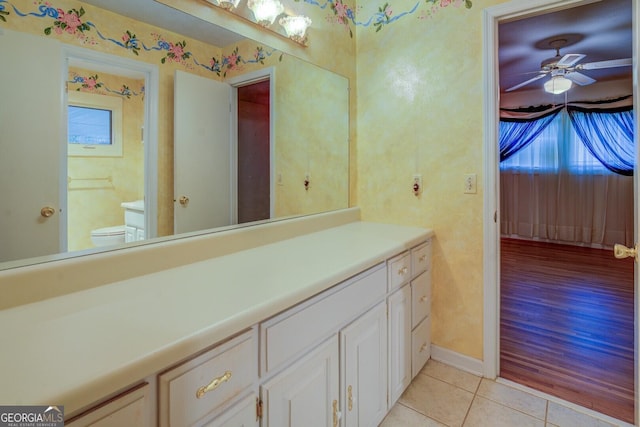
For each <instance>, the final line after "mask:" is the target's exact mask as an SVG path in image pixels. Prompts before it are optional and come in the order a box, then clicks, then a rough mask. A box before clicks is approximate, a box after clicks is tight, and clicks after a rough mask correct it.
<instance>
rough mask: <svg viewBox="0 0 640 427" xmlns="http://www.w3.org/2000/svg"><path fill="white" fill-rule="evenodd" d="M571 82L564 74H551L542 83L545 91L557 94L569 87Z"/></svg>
mask: <svg viewBox="0 0 640 427" xmlns="http://www.w3.org/2000/svg"><path fill="white" fill-rule="evenodd" d="M572 85H573V82H572V81H571V80H569V79H568V78H566V77H565V76H553V77H551V79H549V80H547V81H546V82H545V83H544V90H545V92H549V93H553V94H554V95H558V94H560V93H564V92H566V91H568V90H569V89H571V86H572Z"/></svg>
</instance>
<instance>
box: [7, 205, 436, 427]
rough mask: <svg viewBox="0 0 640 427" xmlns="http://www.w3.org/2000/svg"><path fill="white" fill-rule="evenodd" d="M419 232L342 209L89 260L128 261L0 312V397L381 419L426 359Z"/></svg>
mask: <svg viewBox="0 0 640 427" xmlns="http://www.w3.org/2000/svg"><path fill="white" fill-rule="evenodd" d="M225 233H226V234H225ZM432 237H433V232H432V231H431V230H428V229H422V228H414V227H405V226H396V225H387V224H376V223H368V222H362V221H360V220H359V211H358V210H357V209H347V210H344V211H339V212H335V213H328V214H321V215H313V216H309V217H305V218H300V219H296V220H286V221H280V222H274V223H267V224H263V225H259V226H256V227H250V228H246V229H234V230H229V231H227V232H222V233H215V234H212V235H208V236H200V237H192V238H187V239H182V240H181V241H177V242H176V241H172V242H168V243H167V244H166V245H160V247H158V246H157V245H151V246H148V247H142V246H141V247H140V248H137V250H133V251H132V250H127V251H122V252H127V254H126V256H127V259H128V263H126V262H124V261H123V260H122V259H120V257H121V256H122V254H121V253H120V254H119V253H117V251H116V252H112V253H106V254H100V255H96V256H100V257H102V258H103V260H102V262H101V263H99V264H97V265H103V263H106V265H109V262H111V268H114V267H118V266H119V267H123V266H125V265H132V266H134V267H132V269H134V270H133V271H131V272H129V274H130V277H127V278H123V279H121V280H117V281H113V282H110V283H99V282H100V281H99V280H96V281H93V282H92V283H88V284H85V285H78V284H77V285H76V288H75V289H70V288H67V289H66V291H64V292H60V294H59V295H49V296H48V297H46V298H42V297H39V300H37V301H33V302H31V303H29V304H24V303H23V302H24V300H25V299H26V298H27V296H26V295H17V296H16V297H15V302H16V303H15V304H14V305H13V306H12V307H7V308H5V309H3V310H2V311H0V339H1V340H2V342H3V343H4V344H5V348H8V349H10V350H9V351H3V352H2V353H1V354H0V370H1V372H0V375H1V376H2V378H3V387H2V388H1V390H0V402H2V403H7V404H9V403H11V404H46V405H49V404H50V405H64V406H65V418H66V420H67V422H66V424H65V425H71V426H84V425H100V426H121V425H136V426H138V425H140V426H144V425H148V426H152V425H159V426H186V425H208V426H238V425H246V426H258V425H262V426H272V427H275V426H278V427H281V426H289V425H290V426H308V425H326V426H375V425H378V423H379V422H380V421H381V420H382V419H383V418H384V416H385V415H386V413H387V412H388V410H390V409H391V407H392V406H393V404H394V403H395V401H396V400H397V399H398V398H399V397H400V395H401V394H402V392H403V391H404V389H405V388H406V387H407V386H408V384H409V383H410V381H411V379H412V378H413V377H414V376H415V375H416V374H417V373H418V371H419V370H420V369H421V368H422V366H423V365H424V364H425V363H426V361H427V360H428V358H429V356H430V305H431V248H432ZM229 239H232V240H229ZM231 241H233V242H234V244H229V242H231ZM162 246H168V247H162ZM221 247H223V248H225V249H221ZM154 251H155V252H154ZM172 251H173V252H174V253H175V254H176V257H175V258H176V259H177V261H175V260H174V261H173V262H174V263H175V262H182V261H180V260H181V259H182V258H181V257H180V256H178V254H180V253H182V254H184V253H185V251H186V252H188V253H191V255H192V256H191V257H190V258H191V259H192V260H193V261H194V262H191V263H184V262H183V263H182V264H181V265H171V262H169V261H167V260H168V259H169V258H165V257H163V256H162V255H164V254H168V253H172ZM190 251H192V252H190ZM149 252H151V253H149ZM156 256H157V257H160V259H157V258H156ZM188 258H189V257H187V259H188ZM91 260H93V259H91ZM145 260H147V261H149V263H150V264H151V265H152V267H151V268H153V266H154V265H156V266H157V265H163V264H165V265H164V266H163V267H158V268H157V269H156V270H154V271H144V268H145V267H141V263H142V265H145V264H146V263H145V262H144V261H145ZM138 261H140V262H138ZM82 262H83V260H74V261H72V262H69V265H68V266H67V267H66V269H62V270H60V269H58V270H55V269H54V270H53V271H51V272H50V273H56V274H53V276H51V277H54V279H53V285H56V282H57V281H59V282H60V283H61V282H64V279H65V275H64V271H70V270H69V269H73V268H74V267H75V268H82V266H81V265H80V264H78V263H82ZM84 262H88V261H86V260H85V261H84ZM154 263H155V264H154ZM54 264H55V263H54ZM167 264H169V265H167ZM53 267H55V268H60V266H59V265H57V264H56V265H55V266H52V268H53ZM32 268H33V267H32ZM41 268H44V269H46V268H47V267H46V266H45V267H41ZM135 268H138V269H140V270H137V271H136V270H135ZM22 273H23V274H26V275H30V278H31V279H32V280H36V279H37V278H38V277H45V276H46V274H42V272H41V271H38V272H34V271H32V270H30V271H25V272H22ZM105 274H106V273H105ZM120 274H122V273H120ZM10 275H11V277H13V278H14V279H19V277H18V276H19V275H20V272H15V271H14V272H12V273H7V272H0V289H2V288H3V287H5V286H7V282H6V281H5V279H7V278H8V277H9V276H10ZM69 277H73V275H71V276H69ZM88 282H91V280H88ZM50 284H51V283H50ZM38 286H39V285H38V284H35V285H32V286H31V291H34V290H37V289H38ZM43 286H44V285H43ZM60 288H61V289H65V287H64V286H60ZM20 301H22V302H20ZM18 302H20V303H18ZM43 379H46V380H44V381H43Z"/></svg>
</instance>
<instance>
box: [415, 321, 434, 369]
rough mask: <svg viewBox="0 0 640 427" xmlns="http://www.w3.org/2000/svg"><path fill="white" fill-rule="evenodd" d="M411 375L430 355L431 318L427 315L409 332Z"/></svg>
mask: <svg viewBox="0 0 640 427" xmlns="http://www.w3.org/2000/svg"><path fill="white" fill-rule="evenodd" d="M411 347H412V352H411V377H412V378H415V377H416V375H418V373H419V372H420V370H421V369H422V368H423V367H424V365H425V363H427V360H429V357H431V318H430V317H427V318H426V319H424V320H423V321H422V322H420V323H419V324H418V326H417V327H416V328H415V329H414V330H413V332H412V333H411Z"/></svg>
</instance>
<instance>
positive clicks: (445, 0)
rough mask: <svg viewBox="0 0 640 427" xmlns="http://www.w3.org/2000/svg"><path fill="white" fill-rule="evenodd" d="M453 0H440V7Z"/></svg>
mask: <svg viewBox="0 0 640 427" xmlns="http://www.w3.org/2000/svg"><path fill="white" fill-rule="evenodd" d="M451 1H452V0H440V7H447V6H449V5H450V4H451Z"/></svg>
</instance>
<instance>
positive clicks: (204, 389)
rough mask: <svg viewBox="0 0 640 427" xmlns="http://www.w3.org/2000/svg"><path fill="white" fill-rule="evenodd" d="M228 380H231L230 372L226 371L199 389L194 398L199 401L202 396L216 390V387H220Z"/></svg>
mask: <svg viewBox="0 0 640 427" xmlns="http://www.w3.org/2000/svg"><path fill="white" fill-rule="evenodd" d="M229 379H231V371H226V372H225V373H224V375H222V376H220V377H218V378H214V379H213V380H211V382H210V383H209V384H207V385H205V386H202V387H200V388H199V389H198V391H196V397H197V398H198V399H201V398H202V396H204V395H205V394H206V393H208V392H210V391H211V390H215V389H217V388H218V387H220V385H222V383H224V382H226V381H229Z"/></svg>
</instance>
